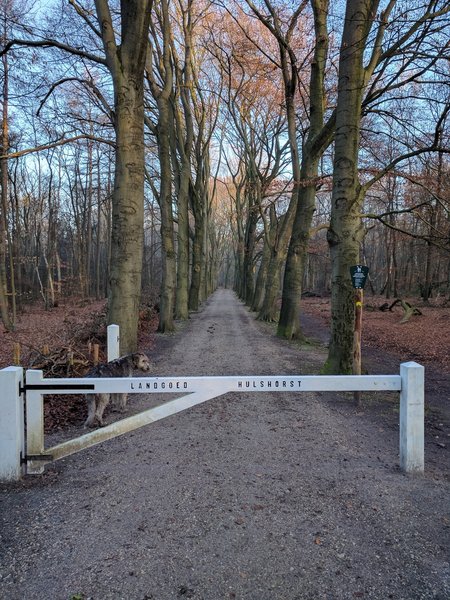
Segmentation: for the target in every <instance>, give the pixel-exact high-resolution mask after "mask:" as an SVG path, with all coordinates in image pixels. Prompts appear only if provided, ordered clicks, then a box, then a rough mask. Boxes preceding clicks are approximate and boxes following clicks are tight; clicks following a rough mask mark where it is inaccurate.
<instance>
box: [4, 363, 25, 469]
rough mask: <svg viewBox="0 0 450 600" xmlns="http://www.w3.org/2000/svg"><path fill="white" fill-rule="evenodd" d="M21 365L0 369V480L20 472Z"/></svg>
mask: <svg viewBox="0 0 450 600" xmlns="http://www.w3.org/2000/svg"><path fill="white" fill-rule="evenodd" d="M22 384H23V369H22V367H7V368H6V369H1V370H0V390H1V391H2V395H1V402H0V410H1V419H0V481H17V480H18V479H20V478H21V476H22V470H23V466H22V457H23V456H24V454H25V442H24V413H23V408H24V407H23V404H24V402H23V397H22V394H21V392H20V388H21V387H22Z"/></svg>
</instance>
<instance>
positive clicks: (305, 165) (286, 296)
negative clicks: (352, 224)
mask: <svg viewBox="0 0 450 600" xmlns="http://www.w3.org/2000/svg"><path fill="white" fill-rule="evenodd" d="M311 4H312V8H313V11H314V30H315V46H314V58H313V61H312V63H311V76H310V94H311V99H310V127H309V133H308V139H307V141H306V144H305V147H304V148H303V153H302V164H301V167H297V169H296V170H294V177H295V178H296V181H297V194H298V201H297V206H296V212H295V217H294V224H293V227H292V235H291V239H290V243H289V249H288V254H287V259H286V268H285V271H284V280H283V294H282V302H281V311H280V320H279V323H278V335H280V336H282V337H285V338H288V339H292V338H300V337H301V330H300V300H301V293H302V282H303V273H304V270H305V264H306V257H307V250H308V241H309V231H310V228H311V222H312V218H313V214H314V209H315V197H316V178H317V175H318V165H319V160H320V157H321V156H322V154H323V152H324V150H325V149H326V147H327V146H328V145H329V143H330V142H331V139H332V133H333V130H332V127H330V126H329V125H327V126H324V122H323V121H324V109H325V90H324V77H325V66H326V60H327V52H328V32H327V16H328V0H313V1H312V2H311Z"/></svg>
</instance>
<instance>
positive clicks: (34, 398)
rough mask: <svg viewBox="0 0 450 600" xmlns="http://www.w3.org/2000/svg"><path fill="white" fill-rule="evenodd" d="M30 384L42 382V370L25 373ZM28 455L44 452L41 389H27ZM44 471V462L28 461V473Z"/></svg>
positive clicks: (34, 473)
mask: <svg viewBox="0 0 450 600" xmlns="http://www.w3.org/2000/svg"><path fill="white" fill-rule="evenodd" d="M25 375H26V382H27V386H28V385H33V384H37V383H42V381H43V379H44V374H43V372H42V371H37V370H36V371H34V370H32V369H29V370H27V372H26V373H25ZM26 414H27V455H28V456H33V455H34V456H36V455H39V454H43V453H44V397H43V395H42V394H41V393H40V391H39V390H30V389H27V410H26ZM43 472H44V464H43V463H42V462H38V461H32V460H29V461H28V462H27V473H28V474H30V475H39V474H40V473H43Z"/></svg>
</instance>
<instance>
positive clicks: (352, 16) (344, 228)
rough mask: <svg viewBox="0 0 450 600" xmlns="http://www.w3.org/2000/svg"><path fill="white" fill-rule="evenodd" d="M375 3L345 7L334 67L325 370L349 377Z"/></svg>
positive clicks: (355, 0) (355, 1)
mask: <svg viewBox="0 0 450 600" xmlns="http://www.w3.org/2000/svg"><path fill="white" fill-rule="evenodd" d="M377 5H378V2H377V1H376V0H351V1H348V2H347V9H346V15H345V24H344V31H343V35H342V44H341V51H340V63H339V80H338V99H337V108H336V134H335V156H334V164H333V192H332V198H331V221H330V227H329V230H328V234H327V239H328V244H329V247H330V252H331V263H332V267H331V290H332V291H331V315H332V320H331V339H330V346H329V353H328V359H327V363H326V365H325V371H326V372H328V373H343V374H350V373H352V368H353V330H354V320H355V309H354V292H353V287H352V282H351V277H350V267H351V266H352V265H356V264H358V263H359V247H360V243H361V240H362V237H363V227H362V223H361V218H360V213H361V203H362V199H363V193H362V190H361V185H360V182H359V178H358V150H359V140H360V126H361V125H360V124H361V101H362V96H363V89H364V77H365V72H364V68H363V55H364V49H365V44H366V40H367V35H368V32H369V30H370V25H371V23H372V18H373V17H374V15H375V12H376V8H377Z"/></svg>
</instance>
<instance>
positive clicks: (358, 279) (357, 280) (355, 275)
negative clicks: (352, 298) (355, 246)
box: [350, 265, 369, 290]
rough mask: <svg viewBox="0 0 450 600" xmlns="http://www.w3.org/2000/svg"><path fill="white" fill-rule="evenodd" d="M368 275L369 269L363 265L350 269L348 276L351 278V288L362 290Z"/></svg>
mask: <svg viewBox="0 0 450 600" xmlns="http://www.w3.org/2000/svg"><path fill="white" fill-rule="evenodd" d="M368 274H369V267H365V266H364V265H355V266H354V267H350V275H351V277H352V284H353V287H354V288H355V289H357V290H363V289H364V286H365V285H366V280H367V275H368Z"/></svg>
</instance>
